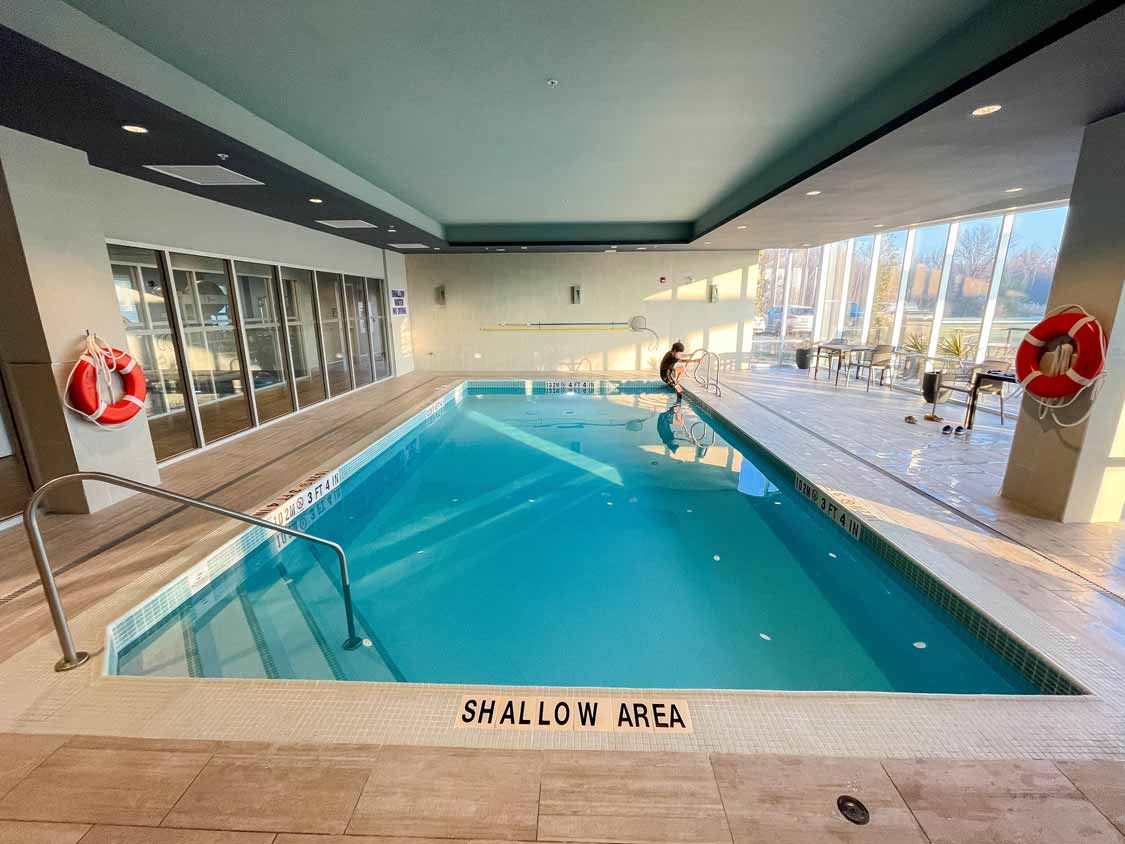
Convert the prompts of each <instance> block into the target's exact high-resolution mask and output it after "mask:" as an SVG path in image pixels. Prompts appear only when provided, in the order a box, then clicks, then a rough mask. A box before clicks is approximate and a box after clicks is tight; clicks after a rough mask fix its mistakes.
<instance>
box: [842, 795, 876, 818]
mask: <svg viewBox="0 0 1125 844" xmlns="http://www.w3.org/2000/svg"><path fill="white" fill-rule="evenodd" d="M836 808H837V809H839V810H840V814H841V815H843V816H844V817H845V818H847V819H848V820H849V821H851V822H852V823H854V824H858V825H860V826H863V825H864V824H865V823H867V822H868V821H869V820H871V813H870V812H868V811H867V807H866V806H864V805H863V804H862V803H860V802H859V800H857V799H856V798H854V797H850V796H848V795H847V794H841V795H840V796H839V797H837V798H836Z"/></svg>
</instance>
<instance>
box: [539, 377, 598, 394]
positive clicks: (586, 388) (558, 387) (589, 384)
mask: <svg viewBox="0 0 1125 844" xmlns="http://www.w3.org/2000/svg"><path fill="white" fill-rule="evenodd" d="M543 389H544V390H546V391H547V392H548V393H559V392H571V391H573V392H594V391H596V390H597V389H598V382H597V381H551V380H548V381H544V382H543Z"/></svg>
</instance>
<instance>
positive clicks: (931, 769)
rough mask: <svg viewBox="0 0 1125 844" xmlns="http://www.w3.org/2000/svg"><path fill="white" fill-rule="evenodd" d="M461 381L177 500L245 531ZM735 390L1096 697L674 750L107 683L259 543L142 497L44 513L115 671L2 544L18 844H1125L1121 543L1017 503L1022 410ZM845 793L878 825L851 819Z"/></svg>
mask: <svg viewBox="0 0 1125 844" xmlns="http://www.w3.org/2000/svg"><path fill="white" fill-rule="evenodd" d="M545 375H547V374H542V373H541V374H534V373H510V374H509V373H491V374H488V375H484V374H474V375H473V377H486V378H487V377H491V378H497V377H506V376H510V377H544V376H545ZM550 375H553V374H550ZM593 375H594V376H595V377H596V373H595V374H593ZM622 376H625V377H632V376H633V374H632V373H628V374H626V373H612V374H609V376H608V377H622ZM465 377H467V375H466V374H465V373H429V372H426V373H423V372H418V373H413V374H411V375H407V376H403V377H401V378H397V379H393V380H390V381H386V382H382V383H380V384H377V385H374V386H372V387H368V388H365V389H363V390H359V391H356V392H355V393H353V394H351V395H348V396H345V397H342V398H341V399H339V400H337V401H333V402H331V403H328V404H325V405H323V406H320V407H317V408H314V409H312V410H310V411H309V412H306V413H303V414H300V415H298V416H296V417H292V418H289V419H285V420H282V421H280V422H278V423H275V424H274V425H271V426H270V427H268V428H266V429H263V430H258V431H255V432H252V433H250V434H248V435H246V436H244V437H241V438H238V439H235V440H231V441H229V442H225V443H222V444H220V445H218V446H217V447H215V448H213V449H210V450H207V451H205V452H202V453H200V454H197V455H193V456H191V457H189V458H187V459H184V460H181V461H179V462H176V463H173V464H169V465H166V466H164V467H162V477H163V480H164V483H165V484H166V485H167V486H168V487H169V488H171V489H175V490H179V491H183V492H186V493H188V494H192V495H200V496H204V497H207V498H209V499H211V500H214V501H216V502H218V503H221V504H226V505H228V506H235V507H240V508H243V509H247V510H252V509H254V508H255V507H257V506H259V505H260V504H262V503H265V502H267V501H269V500H271V499H272V498H274V497H275V496H276V495H277V494H278V493H279V492H281V491H283V490H285V489H288V488H290V487H291V485H292V484H293V482H294V481H295V480H297V479H300V478H303V477H307V476H308V475H309V474H311V473H312V472H314V471H318V470H321V469H323V468H325V467H326V466H331V465H338V463H340V462H342V459H345V458H346V457H348V456H350V455H351V454H354V453H356V452H357V451H359V450H360V449H362V448H363V447H365V446H366V445H367V444H369V443H370V442H373V441H374V440H376V439H377V438H378V437H379V436H382V434H383V433H385V432H386V431H388V430H390V429H391V428H393V427H394V426H395V425H397V424H398V423H399V422H401V421H402V420H404V419H406V418H408V417H409V416H410V415H412V414H413V413H415V412H417V411H418V410H419V409H421V408H423V407H425V406H427V405H428V404H429V403H431V402H432V401H433V400H434V399H435V398H436V397H437V396H439V395H441V394H442V393H443V392H445V391H446V390H448V389H449V388H450V387H451V386H452V385H454V384H456V383H458V382H459V381H460V380H462V379H463V378H465ZM556 377H557V376H556ZM562 377H566V376H565V375H564V376H562ZM582 377H583V378H589V377H591V374H588V373H583V374H582ZM644 377H650V376H644ZM726 385H727V390H726V394H725V396H724V397H723V398H722V399H707V401H708V402H710V403H711V404H713V405H714V407H715V409H716V410H717V411H719V412H720V413H722V415H724V416H725V417H727V418H728V419H731V420H732V421H734V422H735V423H736V424H737V425H738V426H740V427H741V428H743V429H744V430H745V431H747V432H748V433H750V434H751V435H752V436H753V437H754V438H755V439H757V440H758V441H759V442H760V444H761V445H762V446H763V447H765V448H767V449H772V450H775V451H777V452H779V453H781V454H784V455H785V458H786V461H787V462H789V463H790V464H791V465H793V467H794V468H795V469H796V470H797V471H799V472H800V473H801V474H802V475H804V476H805V477H807V478H809V479H810V480H812V481H813V482H815V483H816V484H818V485H820V486H821V487H822V488H823V489H826V490H828V491H829V492H831V493H832V494H833V495H835V496H836V497H837V498H839V499H840V500H841V501H843V502H844V503H846V504H847V505H848V506H849V507H851V508H852V509H853V510H854V511H855V512H856V513H858V514H859V515H860V516H861V517H862V518H863V519H864V520H865V521H866V522H867V523H868V524H869V525H871V526H872V527H874V528H875V529H876V530H877V531H878V532H880V533H881V534H882V535H884V536H885V537H886V538H887V539H888V540H889V541H891V542H892V543H894V544H896V545H897V546H899V547H900V548H901V549H902V550H903V551H905V552H907V553H908V554H909V555H910V556H912V557H914V558H915V559H918V560H920V561H921V562H923V564H924V565H925V566H926V567H927V569H928V570H929V571H931V573H933V574H935V576H937V577H939V578H940V579H942V580H943V581H944V582H945V583H946V584H947V585H948V586H949V587H950V588H953V589H955V590H956V591H958V592H960V593H961V594H962V595H964V596H965V597H966V598H968V599H969V600H970V601H971V602H972V603H974V604H975V605H976V606H978V607H980V608H981V609H982V610H983V611H985V612H986V613H987V614H988V615H990V616H991V617H992V618H994V619H996V620H997V621H998V622H1000V623H1002V624H1003V625H1004V626H1005V627H1007V628H1008V629H1009V630H1010V631H1011V632H1013V633H1014V634H1015V635H1017V636H1018V637H1019V638H1022V639H1023V640H1024V641H1026V642H1027V643H1028V644H1029V645H1031V646H1032V647H1033V648H1034V649H1035V650H1036V651H1038V652H1039V653H1041V654H1042V655H1044V656H1045V657H1046V658H1048V659H1050V660H1051V661H1053V662H1054V663H1055V664H1056V665H1058V666H1059V667H1060V668H1062V669H1063V670H1064V671H1066V672H1067V673H1068V674H1070V675H1071V676H1073V677H1074V678H1075V679H1077V680H1078V681H1079V682H1081V683H1082V684H1084V685H1085V686H1086V687H1087V688H1088V689H1090V691H1091V692H1092V694H1090V695H1085V696H1081V697H1077V698H1075V697H1070V698H1052V697H1031V698H1029V697H1024V698H1013V697H1009V698H1005V697H986V696H975V697H956V696H940V695H937V696H927V695H883V694H862V693H785V692H723V691H689V692H682V693H679V692H678V693H677V696H678V697H681V698H686V699H687V700H688V701H689V705H690V706H691V710H692V717H693V721H694V723H695V731H694V733H693V734H691V735H687V736H660V735H653V734H642V735H625V734H620V733H578V732H546V733H541V732H536V731H495V730H492V731H483V730H471V729H470V730H456V729H454V728H453V726H452V712H453V711H455V708H456V706H457V703H458V702H459V700H460V697H461V695H462V694H464V693H465V692H466V690H467V688H468V687H451V686H426V685H411V684H346V683H331V682H309V681H227V680H181V679H150V678H116V677H104V676H101V673H100V672H101V662H102V659H101V653H100V648H101V643H102V642H103V641H104V626H105V624H106V622H107V621H109V620H110V619H112V618H115V617H117V616H118V615H119V614H120V613H121V612H122V611H123V610H125V609H128V608H129V607H131V606H134V605H136V604H137V603H138V602H139V601H140V600H142V599H143V598H145V597H147V596H148V595H150V594H152V593H153V592H154V591H155V590H156V588H158V587H159V586H160V585H161V584H163V583H165V582H167V580H169V579H170V578H171V577H172V576H174V575H175V574H177V573H179V572H182V571H184V570H185V569H186V568H187V567H189V566H190V564H191V563H192V562H194V561H196V560H198V559H199V558H200V557H201V556H203V555H204V554H205V553H206V552H207V551H208V550H211V549H213V548H216V547H218V546H219V545H221V544H222V543H223V542H224V541H225V540H226V539H228V538H229V537H230V536H231V535H233V534H234V533H235V532H236V531H237V530H238V529H239V528H238V526H236V525H227V524H225V523H224V522H223V520H222V519H220V518H218V517H214V516H210V515H209V514H204V513H199V512H194V511H186V510H182V509H180V508H178V507H176V506H175V505H171V504H168V503H166V502H160V501H150V500H144V499H140V498H136V497H134V498H131V499H128V500H126V501H124V502H122V503H120V504H118V505H115V506H114V507H111V508H108V509H107V510H104V511H101V512H99V513H97V514H94V515H90V516H65V515H52V516H49V517H47V518H45V519H44V523H45V532H46V535H47V541H48V546H49V548H50V550H51V554H52V560H53V562H54V564H55V565H56V567H62V568H63V569H64V572H63V573H62V574H61V576H60V577H59V584H60V589H61V591H62V594H63V599H64V602H65V604H66V607H67V609H68V611H69V613H70V615H71V619H72V624H73V627H74V632H75V637H76V639H77V640H78V642H79V644H80V646H85V647H87V648H88V649H92V650H94V651H95V658H94V659H93V660H92V661H91V664H90V665H88V666H85V667H83V668H82V669H79V670H77V671H74V672H69V673H66V674H56V673H54V672H53V671H52V670H51V665H52V664H53V662H54V660H55V659H56V658H57V643H56V642H55V641H54V637H53V635H52V633H51V628H50V624H49V621H48V619H47V615H46V612H45V608H44V606H43V602H42V597H41V594H40V593H39V590H38V585H37V583H36V581H35V579H34V574H33V573H34V569H33V566H32V563H31V559H30V555H29V553H28V551H27V547H26V542H25V539H24V537H23V535H22V532H21V531H19V530H9V531H7V532H4V533H2V534H0V731H8V732H7V733H5V734H3V735H0V844H4V842H8V841H18V842H20V844H27V842H31V843H32V844H34V842H38V841H45V842H56V841H57V842H76V841H79V840H81V841H82V842H83V844H91V842H94V844H98V843H99V842H101V844H115V843H116V842H128V844H132V842H140V841H144V842H146V844H147V842H154V844H162V842H168V844H195V842H227V844H242V842H247V844H248V843H249V842H267V841H273V842H274V844H315V842H319V844H325V842H332V841H335V840H346V841H349V842H352V844H355V842H362V841H371V842H374V841H379V842H383V844H386V842H388V841H389V840H393V839H394V838H396V837H403V838H404V839H408V840H411V841H414V842H418V841H420V840H425V839H427V838H433V839H443V840H449V839H454V840H457V839H463V840H468V839H475V840H482V839H484V840H559V841H580V840H581V841H672V840H679V841H696V840H701V841H710V840H718V841H724V842H726V841H734V842H739V844H741V842H744V841H746V842H749V841H759V840H763V841H771V842H779V844H785V842H788V841H794V842H796V841H819V840H835V841H853V840H854V841H861V840H872V841H894V842H899V841H903V842H910V841H930V842H938V841H943V842H945V841H948V842H962V841H974V842H975V841H982V842H984V841H989V842H991V841H1020V842H1035V841H1043V842H1048V841H1049V842H1069V841H1078V840H1082V841H1125V838H1123V837H1122V835H1121V831H1122V829H1123V828H1125V762H1123V761H1122V760H1125V649H1123V648H1122V644H1123V643H1125V599H1123V598H1122V594H1123V587H1122V584H1123V583H1125V531H1122V529H1121V526H1120V525H1059V524H1057V523H1054V522H1050V521H1046V520H1042V519H1037V518H1035V517H1034V516H1033V515H1031V514H1028V513H1023V512H1020V511H1019V510H1018V509H1017V508H1014V507H1012V506H1011V505H1010V504H1008V503H1007V502H1005V501H1003V500H1002V499H1000V498H999V497H998V496H997V495H996V491H997V488H998V486H999V479H1000V477H1001V476H1002V473H1003V467H1004V462H1005V460H1006V455H1007V449H1008V447H1009V444H1010V433H1009V432H1010V429H1011V425H1012V421H1011V420H1010V419H1009V424H1008V425H1007V426H1004V427H1001V426H999V425H998V424H996V423H997V422H998V421H999V420H998V419H997V418H995V417H989V416H988V415H983V414H982V415H981V416H980V417H978V427H977V429H976V430H975V431H974V432H973V433H972V434H971V435H969V436H968V437H964V438H951V437H943V436H942V435H941V434H940V433H939V431H938V429H937V427H936V426H934V425H931V424H926V423H921V422H920V423H919V424H918V425H914V426H911V425H906V424H904V423H903V422H902V417H903V416H904V415H905V414H907V413H912V414H914V415H916V416H919V417H920V415H921V413H922V412H924V406H923V405H922V402H921V399H920V398H919V397H917V396H913V395H908V394H904V393H900V392H896V393H894V394H890V393H889V392H888V391H885V390H884V391H879V392H876V391H874V390H873V391H872V393H871V394H866V393H865V392H864V391H863V390H862V388H857V387H856V386H854V385H853V386H851V387H849V388H847V389H844V388H842V387H840V388H836V387H833V386H831V385H828V384H825V383H824V382H823V381H821V382H820V383H814V382H813V381H811V379H809V378H808V377H806V376H804V375H803V374H800V373H797V372H795V371H792V370H790V371H785V370H755V371H753V372H751V373H731V374H729V375H728V376H726ZM939 412H942V413H943V414H944V415H945V416H946V417H947V418H949V419H950V421H955V420H956V421H959V419H957V418H958V417H959V416H960V413H961V411H960V409H958V408H956V407H955V406H951V405H949V406H945V407H944V408H942V409H941V410H940V411H939ZM493 691H497V692H502V691H509V692H512V693H517V692H518V693H521V694H528V695H534V694H536V693H539V692H540V691H542V693H561V694H565V693H567V692H590V691H592V690H536V689H518V690H516V689H512V690H493ZM602 694H603V695H604V690H602ZM73 734H83V735H81V736H79V737H76V738H72V737H70V736H71V735H73ZM403 745H409V746H403ZM419 745H425V746H426V747H420V746H419ZM642 750H643V751H648V752H646V753H636V752H635V751H642ZM671 751H677V752H671ZM998 760H1002V761H998ZM849 789H850V790H851V791H849ZM852 792H860V793H855V794H854V796H856V797H858V798H860V799H861V800H864V801H865V802H866V803H867V805H868V806H869V807H870V808H871V810H872V821H871V823H870V824H868V825H866V826H862V827H859V826H852V825H850V824H848V823H847V822H846V821H844V820H843V819H842V818H841V817H840V815H839V814H838V813H837V811H836V807H835V797H836V796H839V794H842V793H852ZM176 824H179V825H180V828H177V827H176V826H175V825H176ZM1115 825H1116V827H1115ZM146 827H151V828H152V829H148V828H146ZM157 827H159V828H160V831H159V832H158V831H156V828H157ZM275 833H276V839H275V837H274V836H275Z"/></svg>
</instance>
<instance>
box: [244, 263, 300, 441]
mask: <svg viewBox="0 0 1125 844" xmlns="http://www.w3.org/2000/svg"><path fill="white" fill-rule="evenodd" d="M234 274H235V276H236V277H237V278H238V302H239V306H240V307H241V308H242V327H243V330H244V331H245V332H246V355H247V361H246V363H247V366H248V367H249V369H250V385H251V387H252V388H253V390H254V401H255V402H256V403H257V405H258V420H259V421H260V422H268V421H269V420H271V419H276V418H277V417H279V416H284V415H285V414H286V413H292V412H293V410H294V407H293V397H292V394H291V393H290V391H289V375H288V372H287V369H286V363H285V352H284V343H283V341H282V334H281V303H280V301H279V299H278V294H277V285H276V283H275V282H274V278H273V267H271V266H268V265H267V264H252V263H250V262H249V261H235V262H234Z"/></svg>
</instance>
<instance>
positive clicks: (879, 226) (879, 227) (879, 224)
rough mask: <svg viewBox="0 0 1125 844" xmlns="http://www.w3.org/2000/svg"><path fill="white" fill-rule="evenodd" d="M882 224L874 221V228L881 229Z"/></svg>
mask: <svg viewBox="0 0 1125 844" xmlns="http://www.w3.org/2000/svg"><path fill="white" fill-rule="evenodd" d="M883 225H884V224H883V223H876V224H875V228H877V229H881V228H883Z"/></svg>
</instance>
